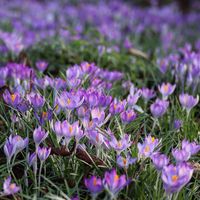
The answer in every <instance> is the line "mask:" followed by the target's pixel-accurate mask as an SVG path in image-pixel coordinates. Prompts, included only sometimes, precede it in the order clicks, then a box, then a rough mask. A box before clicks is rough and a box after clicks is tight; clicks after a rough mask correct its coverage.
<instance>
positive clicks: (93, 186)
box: [84, 176, 103, 196]
mask: <svg viewBox="0 0 200 200" xmlns="http://www.w3.org/2000/svg"><path fill="white" fill-rule="evenodd" d="M84 182H85V186H86V187H87V189H88V190H89V191H90V192H91V193H92V195H94V196H96V195H97V194H98V193H100V192H101V191H102V190H103V184H102V180H101V179H100V178H97V177H96V176H91V177H90V178H88V179H85V180H84Z"/></svg>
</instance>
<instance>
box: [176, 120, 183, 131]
mask: <svg viewBox="0 0 200 200" xmlns="http://www.w3.org/2000/svg"><path fill="white" fill-rule="evenodd" d="M182 124H183V122H182V120H180V119H176V120H174V128H175V129H176V130H179V129H180V128H181V126H182Z"/></svg>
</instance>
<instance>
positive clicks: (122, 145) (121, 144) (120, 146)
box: [109, 134, 131, 153]
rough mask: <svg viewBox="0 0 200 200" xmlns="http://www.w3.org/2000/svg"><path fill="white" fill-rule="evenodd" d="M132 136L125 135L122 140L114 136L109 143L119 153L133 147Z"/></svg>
mask: <svg viewBox="0 0 200 200" xmlns="http://www.w3.org/2000/svg"><path fill="white" fill-rule="evenodd" d="M130 138H131V137H130V135H127V134H125V135H124V136H123V137H122V138H121V139H120V140H117V139H116V138H115V136H114V135H112V136H111V139H110V141H109V144H110V146H111V147H112V148H113V149H114V150H115V151H117V152H118V153H120V152H122V151H124V150H125V149H127V148H128V147H130V146H131V141H130Z"/></svg>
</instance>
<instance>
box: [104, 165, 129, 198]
mask: <svg viewBox="0 0 200 200" xmlns="http://www.w3.org/2000/svg"><path fill="white" fill-rule="evenodd" d="M103 184H104V187H105V188H106V189H107V190H108V191H109V192H110V194H111V195H112V196H113V197H116V196H117V194H118V192H119V191H120V190H122V189H123V188H124V187H125V186H126V185H127V184H128V181H127V180H126V176H125V175H122V176H119V175H117V172H116V170H115V169H113V170H112V171H111V172H105V175H104V179H103Z"/></svg>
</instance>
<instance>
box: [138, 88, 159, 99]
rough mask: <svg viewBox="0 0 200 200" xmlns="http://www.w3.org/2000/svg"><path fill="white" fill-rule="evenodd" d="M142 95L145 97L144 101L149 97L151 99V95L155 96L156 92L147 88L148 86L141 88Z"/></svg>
mask: <svg viewBox="0 0 200 200" xmlns="http://www.w3.org/2000/svg"><path fill="white" fill-rule="evenodd" d="M141 94H142V97H143V98H144V99H145V101H146V102H147V101H149V100H150V99H152V98H153V97H155V95H156V93H155V91H154V90H153V89H149V88H142V92H141Z"/></svg>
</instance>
